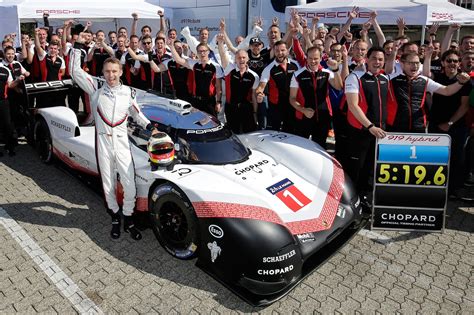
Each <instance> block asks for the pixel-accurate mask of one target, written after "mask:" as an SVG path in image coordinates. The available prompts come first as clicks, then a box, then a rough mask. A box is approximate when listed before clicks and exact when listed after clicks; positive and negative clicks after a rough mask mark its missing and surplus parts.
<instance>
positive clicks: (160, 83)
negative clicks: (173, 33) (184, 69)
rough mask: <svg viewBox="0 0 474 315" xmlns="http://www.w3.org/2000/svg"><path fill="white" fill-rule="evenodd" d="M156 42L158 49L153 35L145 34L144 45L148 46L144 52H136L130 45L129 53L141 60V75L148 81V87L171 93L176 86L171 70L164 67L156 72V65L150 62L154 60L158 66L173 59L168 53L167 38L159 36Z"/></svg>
mask: <svg viewBox="0 0 474 315" xmlns="http://www.w3.org/2000/svg"><path fill="white" fill-rule="evenodd" d="M155 43H156V49H155V50H153V49H152V46H151V45H152V41H151V37H150V36H146V35H145V37H144V39H143V45H144V46H145V47H146V48H145V51H144V52H143V54H142V55H137V54H135V53H134V52H133V50H132V49H131V48H130V47H129V48H128V53H129V54H130V56H132V58H133V59H135V60H138V61H140V69H139V75H140V77H141V79H142V80H143V81H144V82H146V85H147V88H150V89H154V90H155V91H159V92H162V93H171V92H172V91H173V90H174V88H173V81H172V80H171V77H170V74H169V72H168V71H167V70H166V69H162V71H159V72H160V73H159V74H156V73H155V71H154V69H155V67H154V66H151V64H150V61H153V63H154V64H155V65H157V66H158V65H160V64H162V63H163V62H165V61H166V60H168V59H171V56H170V55H169V54H167V53H166V46H165V39H164V38H163V37H157V38H156V39H155Z"/></svg>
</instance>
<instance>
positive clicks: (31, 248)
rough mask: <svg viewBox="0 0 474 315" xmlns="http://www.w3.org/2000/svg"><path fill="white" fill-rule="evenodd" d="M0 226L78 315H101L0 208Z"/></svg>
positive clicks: (90, 301) (91, 302) (93, 304)
mask: <svg viewBox="0 0 474 315" xmlns="http://www.w3.org/2000/svg"><path fill="white" fill-rule="evenodd" d="M0 224H2V225H3V226H4V227H5V229H6V230H7V231H8V233H10V235H11V236H12V237H13V239H14V240H15V241H17V243H18V244H19V245H20V246H21V248H22V249H23V250H24V251H25V252H26V253H27V254H28V255H30V257H31V258H32V259H33V261H34V262H35V263H36V264H37V265H38V267H40V268H41V269H42V270H43V272H44V273H45V274H46V275H47V276H48V277H49V279H51V282H52V283H53V284H54V285H56V287H57V288H58V289H59V292H60V293H61V294H62V295H63V296H64V297H65V298H67V299H68V300H69V301H70V302H71V304H72V306H73V307H74V308H75V309H76V310H77V311H78V312H79V313H80V314H85V313H87V314H103V312H102V310H101V309H100V308H99V307H98V306H97V305H95V303H94V302H93V301H92V300H91V299H89V298H88V297H87V295H85V294H84V292H82V291H81V289H80V288H79V287H78V286H77V285H76V284H75V283H74V281H72V279H71V278H69V277H68V276H67V275H66V274H65V273H64V272H63V271H62V270H61V268H59V266H58V265H56V264H55V263H54V261H53V260H52V259H51V258H49V256H48V255H47V254H46V253H45V252H44V251H43V250H42V249H41V247H40V246H39V245H38V244H37V243H36V242H35V241H34V240H33V239H32V238H31V237H30V236H29V235H28V234H27V233H26V231H25V230H24V229H23V228H22V227H21V226H20V225H19V224H18V223H17V222H16V221H15V220H13V219H12V217H10V215H9V214H8V213H7V212H6V211H5V209H3V208H2V207H0Z"/></svg>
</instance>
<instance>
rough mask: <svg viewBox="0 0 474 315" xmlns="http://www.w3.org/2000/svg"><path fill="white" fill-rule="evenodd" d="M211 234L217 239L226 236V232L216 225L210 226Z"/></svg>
mask: <svg viewBox="0 0 474 315" xmlns="http://www.w3.org/2000/svg"><path fill="white" fill-rule="evenodd" d="M209 233H211V235H212V236H214V237H215V238H222V237H223V236H224V231H223V230H222V229H221V227H220V226H218V225H215V224H211V225H209Z"/></svg>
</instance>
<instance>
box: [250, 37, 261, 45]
mask: <svg viewBox="0 0 474 315" xmlns="http://www.w3.org/2000/svg"><path fill="white" fill-rule="evenodd" d="M253 44H262V45H263V42H262V41H261V40H260V38H258V37H252V38H251V39H250V45H253Z"/></svg>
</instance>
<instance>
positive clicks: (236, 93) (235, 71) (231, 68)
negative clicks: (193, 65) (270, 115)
mask: <svg viewBox="0 0 474 315" xmlns="http://www.w3.org/2000/svg"><path fill="white" fill-rule="evenodd" d="M217 40H218V45H219V54H220V57H221V60H222V66H223V67H224V68H225V70H224V76H225V86H226V103H225V107H224V108H225V116H226V119H227V125H228V126H229V127H230V128H231V129H232V131H233V132H235V133H242V132H244V133H245V132H251V131H254V130H256V129H257V97H256V94H255V89H256V88H257V86H258V82H259V79H258V75H257V74H256V73H255V72H253V71H252V70H250V69H249V66H248V61H249V57H248V54H247V52H246V51H245V50H243V49H239V50H237V52H236V54H235V63H234V64H230V63H229V59H228V57H227V54H226V52H225V48H224V36H223V35H221V34H220V35H219V36H218V37H217Z"/></svg>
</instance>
